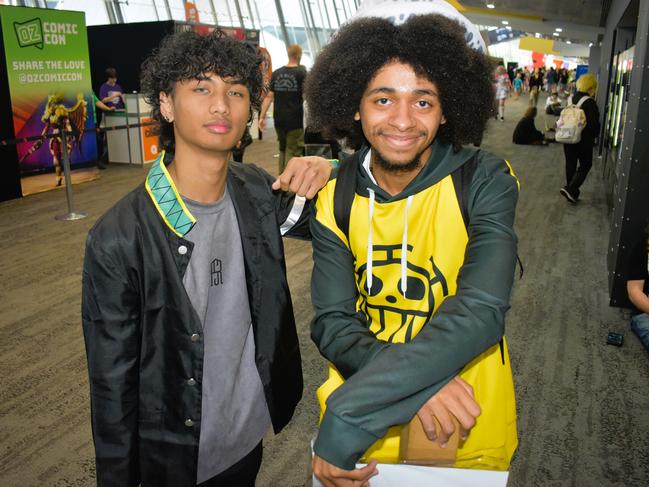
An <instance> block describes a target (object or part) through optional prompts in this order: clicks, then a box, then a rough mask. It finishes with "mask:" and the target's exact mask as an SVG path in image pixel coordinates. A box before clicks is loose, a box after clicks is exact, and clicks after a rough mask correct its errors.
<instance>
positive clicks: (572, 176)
mask: <svg viewBox="0 0 649 487" xmlns="http://www.w3.org/2000/svg"><path fill="white" fill-rule="evenodd" d="M563 153H564V155H565V156H566V189H567V190H568V192H569V193H570V194H572V195H573V196H579V188H580V187H581V185H582V184H583V183H584V181H585V180H586V176H587V175H588V171H590V168H591V167H592V166H593V144H592V143H588V142H587V141H581V142H580V143H579V144H563Z"/></svg>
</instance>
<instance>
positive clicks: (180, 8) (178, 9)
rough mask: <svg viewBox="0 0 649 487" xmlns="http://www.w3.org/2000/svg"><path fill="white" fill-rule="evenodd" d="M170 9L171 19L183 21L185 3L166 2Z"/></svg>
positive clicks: (175, 0) (171, 0) (180, 0)
mask: <svg viewBox="0 0 649 487" xmlns="http://www.w3.org/2000/svg"><path fill="white" fill-rule="evenodd" d="M167 1H168V2H169V8H170V9H171V18H172V19H174V20H185V3H184V2H183V0H167Z"/></svg>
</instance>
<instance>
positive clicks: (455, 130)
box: [305, 15, 494, 150]
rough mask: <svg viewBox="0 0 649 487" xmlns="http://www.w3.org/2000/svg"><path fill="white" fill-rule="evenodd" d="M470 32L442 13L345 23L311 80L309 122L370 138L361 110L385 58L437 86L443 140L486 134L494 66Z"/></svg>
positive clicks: (349, 138)
mask: <svg viewBox="0 0 649 487" xmlns="http://www.w3.org/2000/svg"><path fill="white" fill-rule="evenodd" d="M465 35H466V29H465V28H464V27H463V26H462V25H461V24H460V23H459V22H457V21H455V20H452V19H449V18H447V17H444V16H442V15H415V16H412V17H410V18H409V19H408V20H407V21H406V22H405V23H404V24H402V25H393V24H392V23H391V22H389V21H388V20H385V19H380V18H364V19H359V20H357V21H354V22H352V23H350V24H348V25H346V26H344V27H342V28H341V29H340V30H339V31H338V32H337V33H336V34H335V35H334V37H333V38H332V40H331V42H330V43H329V44H328V45H327V46H326V47H325V48H324V49H323V50H322V52H321V53H320V54H319V56H318V58H317V59H316V62H315V65H314V66H313V69H312V70H311V72H310V73H309V76H308V77H307V80H306V86H305V97H306V101H307V105H308V107H309V120H308V124H309V128H310V129H311V130H314V131H318V132H322V133H323V134H324V136H325V137H329V138H334V139H344V141H345V143H346V145H347V146H349V147H351V148H355V149H356V148H358V147H359V146H360V145H361V144H362V143H363V141H364V140H365V139H364V136H363V131H362V128H361V125H360V122H357V121H354V114H355V113H356V112H357V111H358V108H359V106H360V102H361V97H362V95H363V92H364V91H365V88H366V87H367V85H368V84H369V82H370V81H371V80H372V78H373V77H374V75H375V73H376V72H377V71H378V70H379V69H380V68H381V67H382V66H384V65H385V64H386V63H388V62H391V61H398V62H401V63H403V64H408V65H410V66H412V68H413V70H414V71H415V73H417V74H418V75H420V76H423V77H425V78H427V79H428V80H430V81H432V82H433V83H435V85H436V86H437V88H438V90H439V93H440V99H441V104H442V110H443V113H444V117H445V118H446V123H445V124H444V125H441V126H440V128H439V131H438V133H437V138H438V139H439V140H441V141H442V142H447V143H451V144H453V146H454V147H455V148H456V150H459V148H460V146H462V145H463V144H467V143H475V142H477V141H479V140H480V139H481V138H482V133H483V132H484V130H485V127H486V124H487V121H488V120H489V117H490V116H491V115H492V114H493V110H494V93H493V85H492V72H493V66H492V63H491V61H490V60H489V58H488V57H487V56H485V55H484V54H482V53H480V52H478V51H476V50H475V49H472V48H471V47H469V46H468V45H467V43H466V39H465Z"/></svg>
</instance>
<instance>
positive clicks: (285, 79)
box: [274, 73, 300, 93]
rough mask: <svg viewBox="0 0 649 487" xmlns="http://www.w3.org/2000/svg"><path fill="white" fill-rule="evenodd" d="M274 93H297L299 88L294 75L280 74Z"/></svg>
mask: <svg viewBox="0 0 649 487" xmlns="http://www.w3.org/2000/svg"><path fill="white" fill-rule="evenodd" d="M274 88H275V89H274V91H292V92H295V93H297V92H298V91H299V89H300V88H299V86H298V83H297V79H295V76H294V75H293V74H288V73H286V74H279V75H278V76H277V80H276V81H275V86H274Z"/></svg>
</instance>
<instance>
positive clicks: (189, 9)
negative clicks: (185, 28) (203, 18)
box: [185, 2, 200, 24]
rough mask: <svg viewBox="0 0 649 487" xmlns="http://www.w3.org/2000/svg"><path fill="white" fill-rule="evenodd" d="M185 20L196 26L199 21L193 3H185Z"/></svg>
mask: <svg viewBox="0 0 649 487" xmlns="http://www.w3.org/2000/svg"><path fill="white" fill-rule="evenodd" d="M185 20H186V21H187V22H194V23H196V24H198V23H199V22H200V19H199V18H198V9H197V8H196V5H195V4H194V3H193V2H185Z"/></svg>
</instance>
